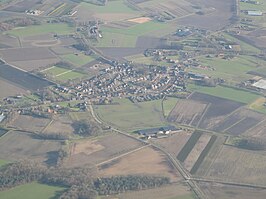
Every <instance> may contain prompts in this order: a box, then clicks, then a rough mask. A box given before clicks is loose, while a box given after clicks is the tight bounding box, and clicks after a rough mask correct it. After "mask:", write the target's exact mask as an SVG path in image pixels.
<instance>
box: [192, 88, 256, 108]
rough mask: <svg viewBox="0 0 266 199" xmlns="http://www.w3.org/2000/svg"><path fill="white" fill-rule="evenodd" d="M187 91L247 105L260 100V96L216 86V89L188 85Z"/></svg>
mask: <svg viewBox="0 0 266 199" xmlns="http://www.w3.org/2000/svg"><path fill="white" fill-rule="evenodd" d="M188 89H189V90H191V91H196V92H200V93H204V94H208V95H212V96H216V97H220V98H224V99H228V100H232V101H236V102H240V103H244V104H249V103H252V102H254V101H255V100H257V99H258V98H260V95H258V94H254V93H251V92H248V91H244V90H238V89H234V88H229V87H224V86H216V87H205V86H197V85H191V84H190V85H189V86H188Z"/></svg>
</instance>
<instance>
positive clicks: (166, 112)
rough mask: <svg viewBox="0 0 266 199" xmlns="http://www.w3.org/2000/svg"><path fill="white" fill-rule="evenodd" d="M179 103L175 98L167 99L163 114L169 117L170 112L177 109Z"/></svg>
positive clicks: (164, 103) (164, 101) (164, 102)
mask: <svg viewBox="0 0 266 199" xmlns="http://www.w3.org/2000/svg"><path fill="white" fill-rule="evenodd" d="M177 101H178V99H177V98H173V97H167V98H165V99H164V100H163V114H164V116H165V117H168V115H169V114H170V112H171V111H172V110H173V108H174V107H175V105H176V103H177Z"/></svg>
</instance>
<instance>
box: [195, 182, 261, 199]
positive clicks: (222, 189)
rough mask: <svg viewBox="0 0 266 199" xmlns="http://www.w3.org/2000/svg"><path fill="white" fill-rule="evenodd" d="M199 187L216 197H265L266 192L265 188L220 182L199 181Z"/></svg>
mask: <svg viewBox="0 0 266 199" xmlns="http://www.w3.org/2000/svg"><path fill="white" fill-rule="evenodd" d="M199 187H200V188H201V190H202V191H203V192H204V193H205V195H206V196H207V197H208V198H215V199H225V198H233V199H251V198H256V199H264V198H265V194H266V191H265V189H255V188H248V187H240V186H233V185H223V184H219V183H218V184H211V183H199Z"/></svg>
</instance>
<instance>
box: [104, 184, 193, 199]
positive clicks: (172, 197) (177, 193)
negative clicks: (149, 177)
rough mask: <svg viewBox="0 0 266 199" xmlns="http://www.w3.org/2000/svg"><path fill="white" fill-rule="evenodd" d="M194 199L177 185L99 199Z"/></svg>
mask: <svg viewBox="0 0 266 199" xmlns="http://www.w3.org/2000/svg"><path fill="white" fill-rule="evenodd" d="M142 198H145V199H195V198H196V197H195V196H194V194H193V193H191V191H190V190H189V188H188V187H187V186H185V185H183V184H180V183H177V184H172V185H169V186H164V187H160V188H156V189H148V190H143V191H137V192H136V191H132V192H128V193H122V194H119V195H114V196H107V197H104V196H102V197H101V199H142Z"/></svg>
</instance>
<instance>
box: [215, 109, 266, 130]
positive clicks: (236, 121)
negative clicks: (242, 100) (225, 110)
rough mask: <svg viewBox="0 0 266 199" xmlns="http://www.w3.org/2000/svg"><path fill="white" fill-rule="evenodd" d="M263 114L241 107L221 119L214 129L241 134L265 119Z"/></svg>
mask: <svg viewBox="0 0 266 199" xmlns="http://www.w3.org/2000/svg"><path fill="white" fill-rule="evenodd" d="M265 119H266V117H265V116H264V115H263V114H260V113H257V112H254V111H252V110H248V109H244V108H243V109H239V110H238V111H236V112H234V113H233V114H230V115H229V116H228V117H225V118H224V119H223V120H222V121H220V122H219V123H218V124H217V125H216V126H215V127H214V128H213V129H214V130H215V131H220V132H221V131H223V132H228V133H230V134H232V135H240V134H243V133H245V132H248V131H249V129H251V128H253V127H255V126H256V125H257V124H259V123H260V122H262V121H263V120H265Z"/></svg>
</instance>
